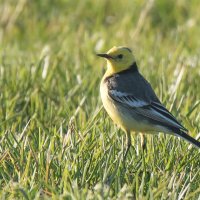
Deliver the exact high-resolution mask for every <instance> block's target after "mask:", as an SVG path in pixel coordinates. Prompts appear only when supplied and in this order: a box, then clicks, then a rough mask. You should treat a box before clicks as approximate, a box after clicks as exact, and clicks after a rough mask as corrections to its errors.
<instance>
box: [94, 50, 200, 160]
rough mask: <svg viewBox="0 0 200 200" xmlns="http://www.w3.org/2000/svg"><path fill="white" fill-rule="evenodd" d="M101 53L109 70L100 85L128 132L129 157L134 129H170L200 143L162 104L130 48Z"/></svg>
mask: <svg viewBox="0 0 200 200" xmlns="http://www.w3.org/2000/svg"><path fill="white" fill-rule="evenodd" d="M97 55H98V56H100V57H103V58H105V59H106V60H107V71H106V73H105V75H104V76H103V79H102V81H101V85H100V92H101V98H102V101H103V105H104V107H105V109H106V111H107V113H108V114H109V115H110V117H111V118H112V120H113V121H114V122H115V123H116V124H117V125H119V126H120V127H121V128H122V130H124V131H125V132H126V136H127V149H126V153H125V157H126V155H127V153H128V150H129V148H130V146H131V136H130V132H131V131H136V132H142V133H143V132H147V131H156V132H164V133H169V134H173V135H175V136H178V137H181V138H183V139H185V140H187V141H189V142H191V143H192V144H194V145H195V146H197V147H200V142H198V141H197V140H195V139H194V138H192V137H191V136H189V135H188V134H187V132H188V131H187V129H186V128H184V127H183V126H182V125H181V124H180V123H179V122H178V121H177V120H176V118H175V117H174V116H173V115H172V114H171V113H170V112H169V111H168V110H167V109H166V108H165V107H164V106H163V105H162V104H161V102H160V101H159V99H158V97H157V96H156V94H155V93H154V91H153V89H152V87H151V85H150V84H149V83H148V82H147V81H146V80H145V78H144V77H143V76H142V75H141V74H140V73H139V71H138V67H137V64H136V61H135V58H134V56H133V54H132V52H131V50H130V49H129V48H127V47H113V48H112V49H110V50H109V51H108V52H107V53H103V54H97Z"/></svg>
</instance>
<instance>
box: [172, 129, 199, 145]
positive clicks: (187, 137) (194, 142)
mask: <svg viewBox="0 0 200 200" xmlns="http://www.w3.org/2000/svg"><path fill="white" fill-rule="evenodd" d="M173 131H174V133H175V135H176V136H178V137H181V138H183V139H184V140H186V141H188V142H190V143H191V144H193V145H195V146H196V147H198V148H200V142H199V141H197V140H195V139H194V138H193V137H191V136H189V135H188V134H187V133H185V132H184V131H182V130H180V129H178V130H177V129H176V131H175V130H173Z"/></svg>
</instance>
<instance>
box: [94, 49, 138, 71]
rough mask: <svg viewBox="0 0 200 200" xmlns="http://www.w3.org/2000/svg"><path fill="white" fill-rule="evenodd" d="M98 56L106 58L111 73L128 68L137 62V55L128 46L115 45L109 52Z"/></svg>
mask: <svg viewBox="0 0 200 200" xmlns="http://www.w3.org/2000/svg"><path fill="white" fill-rule="evenodd" d="M97 56H100V57H103V58H106V60H107V68H108V71H109V73H111V74H112V73H117V72H120V71H123V70H126V69H128V68H129V67H130V66H131V65H132V64H133V63H134V62H135V57H134V56H133V54H132V52H131V50H130V49H129V48H127V47H113V48H112V49H110V50H109V51H108V52H107V53H103V54H97Z"/></svg>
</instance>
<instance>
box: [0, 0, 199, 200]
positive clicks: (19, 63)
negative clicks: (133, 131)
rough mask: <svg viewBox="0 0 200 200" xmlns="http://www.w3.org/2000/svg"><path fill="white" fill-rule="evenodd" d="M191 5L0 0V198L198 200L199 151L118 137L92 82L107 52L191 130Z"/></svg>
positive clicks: (169, 141)
mask: <svg viewBox="0 0 200 200" xmlns="http://www.w3.org/2000/svg"><path fill="white" fill-rule="evenodd" d="M199 9H200V6H199V2H198V1H197V0H191V1H186V0H182V1H172V0H169V1H164V0H155V1H154V0H148V1H139V0H135V1H122V0H119V1H117V2H115V1H106V0H101V1H100V0H97V1H92V0H84V1H68V0H58V1H48V0H44V1H28V0H19V1H14V0H13V1H12V0H8V1H3V2H2V1H1V3H0V44H1V45H0V105H1V106H0V196H1V199H51V198H52V199H198V198H199V196H200V169H199V166H200V154H199V151H198V150H197V149H196V148H193V147H192V148H190V149H188V147H189V144H188V143H187V142H185V141H182V140H180V139H177V138H175V137H173V136H169V135H163V134H162V133H160V134H159V135H153V136H152V135H147V152H142V149H141V147H140V145H139V138H138V137H137V136H135V135H132V143H133V147H132V148H131V151H130V153H129V155H128V159H127V161H126V168H124V167H123V162H122V153H123V145H124V134H123V132H122V131H120V130H118V129H117V128H116V127H115V126H114V125H113V123H112V122H111V120H110V119H109V117H108V116H107V114H106V113H105V111H104V110H103V109H102V103H101V100H100V97H99V83H100V80H101V77H102V74H103V71H104V68H103V66H104V65H105V62H104V61H102V60H101V59H98V58H97V57H96V56H95V53H96V52H105V51H107V50H108V49H109V48H111V47H112V46H114V45H126V46H128V47H130V48H132V49H133V51H134V54H135V57H136V60H137V63H138V65H139V66H140V71H141V73H142V74H143V75H144V76H145V77H146V78H147V79H148V80H149V81H150V82H151V84H152V86H153V88H154V89H155V91H156V93H157V95H158V96H159V98H160V99H161V101H162V102H163V103H164V104H165V105H166V107H167V108H168V109H169V110H171V111H172V113H173V114H174V115H175V116H176V117H177V118H178V119H179V121H181V122H182V123H183V124H184V125H185V126H186V127H187V128H188V129H189V130H190V134H191V135H192V136H193V137H198V136H199V132H200V106H199V105H200V92H199V85H200V78H199V76H200V62H199V61H200V60H199V58H200V53H199V52H200V51H199V47H200V40H199V35H200V26H199V25H200V21H199V19H200V13H199Z"/></svg>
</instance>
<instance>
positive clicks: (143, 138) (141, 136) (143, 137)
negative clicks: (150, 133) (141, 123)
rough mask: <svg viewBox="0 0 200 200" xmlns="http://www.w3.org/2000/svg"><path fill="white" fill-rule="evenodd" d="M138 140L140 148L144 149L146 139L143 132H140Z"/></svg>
mask: <svg viewBox="0 0 200 200" xmlns="http://www.w3.org/2000/svg"><path fill="white" fill-rule="evenodd" d="M140 141H141V147H142V150H143V151H144V150H146V140H145V136H144V134H143V133H140Z"/></svg>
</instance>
